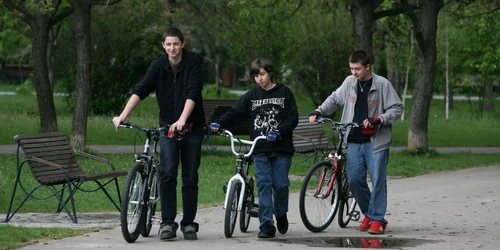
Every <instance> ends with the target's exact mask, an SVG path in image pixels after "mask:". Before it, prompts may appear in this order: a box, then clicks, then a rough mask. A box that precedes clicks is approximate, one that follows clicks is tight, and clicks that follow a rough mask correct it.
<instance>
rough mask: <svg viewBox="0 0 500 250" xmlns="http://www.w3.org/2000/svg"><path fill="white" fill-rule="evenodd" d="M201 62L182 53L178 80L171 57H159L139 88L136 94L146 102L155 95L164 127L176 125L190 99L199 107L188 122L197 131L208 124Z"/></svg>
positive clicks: (191, 55) (136, 88) (187, 53)
mask: <svg viewBox="0 0 500 250" xmlns="http://www.w3.org/2000/svg"><path fill="white" fill-rule="evenodd" d="M202 79H203V78H202V68H201V61H200V59H199V58H198V56H197V55H196V54H194V53H192V52H190V51H188V50H186V49H182V60H181V63H180V72H179V73H178V75H177V77H176V78H174V74H173V73H172V68H171V67H170V62H169V61H168V55H167V54H162V55H160V56H158V58H157V59H156V60H154V61H153V62H152V63H151V65H150V66H149V69H148V72H147V73H146V75H145V76H144V78H143V79H142V80H141V81H140V82H139V83H138V84H137V86H136V87H135V89H134V92H133V94H136V95H138V96H139V97H140V98H141V100H144V99H145V98H146V97H148V96H149V94H150V93H151V92H153V91H156V99H157V101H158V106H159V107H160V121H159V122H160V126H165V125H167V124H173V123H174V122H176V121H177V120H178V119H179V117H180V116H181V114H182V110H183V109H184V104H185V103H186V100H187V99H191V100H193V101H194V102H195V107H194V109H193V111H192V112H191V115H190V116H189V118H188V119H187V122H192V123H193V127H201V126H203V125H204V123H205V115H204V111H203V101H202V95H201V90H202V88H203V80H202Z"/></svg>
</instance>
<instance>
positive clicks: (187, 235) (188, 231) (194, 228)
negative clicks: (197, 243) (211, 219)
mask: <svg viewBox="0 0 500 250" xmlns="http://www.w3.org/2000/svg"><path fill="white" fill-rule="evenodd" d="M182 232H183V233H184V239H185V240H197V239H198V236H197V235H196V232H198V225H197V224H189V225H186V226H183V227H182Z"/></svg>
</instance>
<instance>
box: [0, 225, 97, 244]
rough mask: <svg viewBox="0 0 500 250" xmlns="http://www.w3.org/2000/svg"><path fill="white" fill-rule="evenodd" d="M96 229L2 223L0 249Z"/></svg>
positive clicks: (0, 227) (95, 230)
mask: <svg viewBox="0 0 500 250" xmlns="http://www.w3.org/2000/svg"><path fill="white" fill-rule="evenodd" d="M98 231H99V229H73V228H25V227H14V226H10V225H2V226H0V250H8V249H15V248H19V247H22V246H26V245H32V244H37V243H40V242H46V241H50V240H57V239H62V238H65V237H71V236H76V235H82V234H85V233H89V232H98Z"/></svg>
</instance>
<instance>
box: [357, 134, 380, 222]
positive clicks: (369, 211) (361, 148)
mask: <svg viewBox="0 0 500 250" xmlns="http://www.w3.org/2000/svg"><path fill="white" fill-rule="evenodd" d="M388 161H389V149H385V150H382V151H379V152H377V153H373V148H372V144H371V143H361V144H358V143H349V144H348V146H347V180H348V182H349V185H350V187H351V191H352V194H353V195H354V197H355V198H356V201H357V202H358V205H359V208H360V209H361V213H363V214H364V215H365V216H368V217H370V219H372V220H374V221H382V222H383V223H385V224H387V221H386V220H385V219H384V216H385V214H386V212H387V163H388ZM366 170H368V173H369V174H370V178H371V182H372V189H371V191H370V189H369V188H368V184H367V182H366Z"/></svg>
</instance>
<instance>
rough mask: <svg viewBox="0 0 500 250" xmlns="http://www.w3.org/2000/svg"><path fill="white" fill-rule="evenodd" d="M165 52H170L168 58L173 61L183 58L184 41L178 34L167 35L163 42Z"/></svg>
mask: <svg viewBox="0 0 500 250" xmlns="http://www.w3.org/2000/svg"><path fill="white" fill-rule="evenodd" d="M161 45H162V46H163V48H164V49H165V52H167V54H168V58H170V59H171V60H172V61H177V59H180V58H182V48H184V43H183V42H181V40H180V39H179V38H178V37H176V36H167V37H165V41H163V42H162V43H161Z"/></svg>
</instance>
